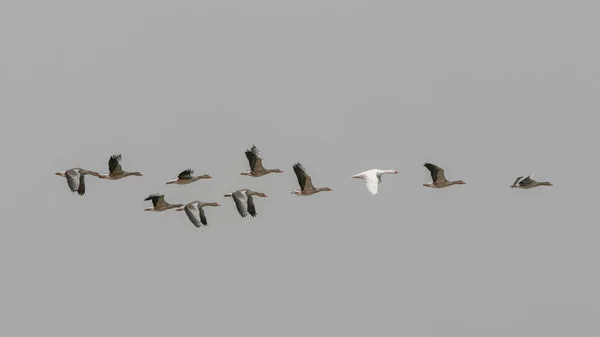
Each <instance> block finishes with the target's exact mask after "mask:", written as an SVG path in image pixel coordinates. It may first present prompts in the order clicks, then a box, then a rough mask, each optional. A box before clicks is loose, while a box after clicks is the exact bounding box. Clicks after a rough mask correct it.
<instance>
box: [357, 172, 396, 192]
mask: <svg viewBox="0 0 600 337" xmlns="http://www.w3.org/2000/svg"><path fill="white" fill-rule="evenodd" d="M384 174H398V171H397V170H380V169H371V170H367V171H364V172H361V173H357V174H355V175H353V176H352V178H357V179H362V180H364V181H365V186H366V187H367V190H368V191H369V192H370V193H371V194H372V195H376V194H377V192H378V191H379V185H381V176H382V175H384Z"/></svg>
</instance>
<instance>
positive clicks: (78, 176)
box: [55, 167, 100, 195]
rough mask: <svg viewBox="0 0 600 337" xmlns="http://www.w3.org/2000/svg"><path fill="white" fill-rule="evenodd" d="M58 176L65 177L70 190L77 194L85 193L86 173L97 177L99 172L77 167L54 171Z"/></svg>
mask: <svg viewBox="0 0 600 337" xmlns="http://www.w3.org/2000/svg"><path fill="white" fill-rule="evenodd" d="M55 174H56V175H57V176H59V177H65V178H66V179H67V185H68V186H69V189H70V190H71V192H77V194H79V195H84V194H85V178H84V176H85V175H86V174H89V175H93V176H95V177H99V176H100V173H98V172H94V171H89V170H85V169H82V168H79V167H76V168H72V169H69V170H65V171H61V172H56V173H55Z"/></svg>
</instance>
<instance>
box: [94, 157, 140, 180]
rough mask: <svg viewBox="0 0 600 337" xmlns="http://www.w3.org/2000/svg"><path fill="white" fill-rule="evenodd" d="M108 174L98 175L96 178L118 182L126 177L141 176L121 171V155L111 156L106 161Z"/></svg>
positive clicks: (137, 173) (136, 173) (138, 173)
mask: <svg viewBox="0 0 600 337" xmlns="http://www.w3.org/2000/svg"><path fill="white" fill-rule="evenodd" d="M108 171H109V172H108V173H107V174H100V176H98V178H102V179H108V180H118V179H121V178H125V177H127V176H142V174H141V173H140V172H126V171H123V167H122V166H121V155H120V154H118V155H113V156H111V157H110V159H109V160H108Z"/></svg>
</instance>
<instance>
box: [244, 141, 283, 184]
mask: <svg viewBox="0 0 600 337" xmlns="http://www.w3.org/2000/svg"><path fill="white" fill-rule="evenodd" d="M245 153H246V158H247V159H248V164H250V170H248V171H244V172H241V173H240V174H241V175H243V176H250V177H262V176H264V175H267V174H269V173H283V171H282V170H280V169H266V168H264V167H263V164H262V159H263V156H262V154H261V153H260V151H259V150H258V148H257V147H256V146H255V145H252V148H251V149H250V150H246V152H245Z"/></svg>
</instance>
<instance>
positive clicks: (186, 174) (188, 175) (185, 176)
mask: <svg viewBox="0 0 600 337" xmlns="http://www.w3.org/2000/svg"><path fill="white" fill-rule="evenodd" d="M193 174H194V170H192V169H187V170H185V171H183V172H181V173H179V175H178V176H177V178H173V179H171V180H169V181H167V185H168V184H177V185H187V184H189V183H193V182H194V181H198V180H200V179H212V177H211V176H210V175H208V174H203V175H201V176H195V175H193Z"/></svg>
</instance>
